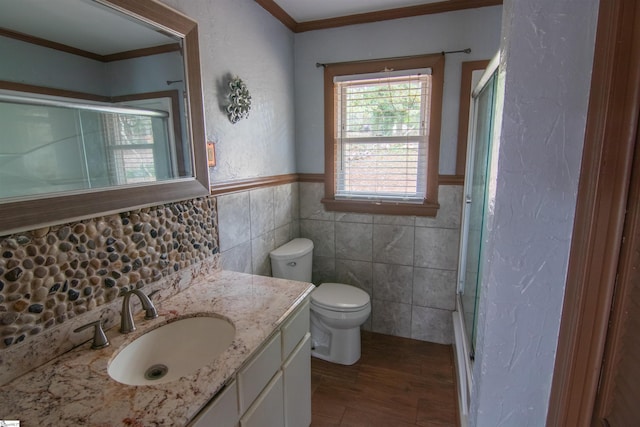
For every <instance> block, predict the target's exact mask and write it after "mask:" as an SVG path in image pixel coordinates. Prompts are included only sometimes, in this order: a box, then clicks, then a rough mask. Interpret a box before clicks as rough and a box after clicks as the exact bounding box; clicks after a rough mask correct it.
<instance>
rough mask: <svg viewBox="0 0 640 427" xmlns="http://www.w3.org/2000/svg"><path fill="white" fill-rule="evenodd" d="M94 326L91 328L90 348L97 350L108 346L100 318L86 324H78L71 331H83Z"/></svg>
mask: <svg viewBox="0 0 640 427" xmlns="http://www.w3.org/2000/svg"><path fill="white" fill-rule="evenodd" d="M92 326H93V327H94V330H93V343H91V348H92V349H94V350H98V349H101V348H105V347H108V346H109V340H108V339H107V336H106V335H105V334H104V331H103V330H102V326H103V323H102V320H100V319H98V320H96V321H94V322H91V323H87V324H86V325H83V326H80V327H79V328H77V329H74V331H73V332H80V331H84V330H85V329H88V328H90V327H92Z"/></svg>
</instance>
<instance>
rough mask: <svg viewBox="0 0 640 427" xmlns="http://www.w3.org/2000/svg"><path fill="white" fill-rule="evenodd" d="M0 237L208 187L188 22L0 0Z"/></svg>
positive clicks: (51, 2) (145, 10)
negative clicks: (1, 61) (0, 61)
mask: <svg viewBox="0 0 640 427" xmlns="http://www.w3.org/2000/svg"><path fill="white" fill-rule="evenodd" d="M0 10H1V11H2V13H0V53H2V57H3V58H4V59H3V66H2V67H0V128H2V129H3V132H2V133H0V218H2V220H1V221H0V236H2V235H7V234H11V233H14V232H18V231H23V230H28V229H34V228H39V227H41V226H46V225H52V224H57V223H63V222H68V221H71V220H76V219H81V218H87V217H92V216H98V215H101V214H107V213H113V212H118V211H125V210H131V209H135V208H140V207H144V206H150V205H156V204H161V203H167V202H172V201H177V200H184V199H189V198H194V197H198V196H202V195H206V194H208V193H209V183H208V167H207V157H206V156H207V154H206V143H205V136H204V118H203V107H202V87H201V85H202V83H201V79H200V60H199V47H198V33H197V24H196V22H195V21H193V20H192V19H190V18H188V17H186V16H184V15H182V14H181V13H179V12H177V11H175V10H173V9H171V8H169V7H167V6H165V5H163V4H161V3H158V2H155V1H154V0H47V1H46V2H45V1H41V0H20V1H19V2H16V1H14V0H0Z"/></svg>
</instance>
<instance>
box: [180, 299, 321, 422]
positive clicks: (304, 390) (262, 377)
mask: <svg viewBox="0 0 640 427" xmlns="http://www.w3.org/2000/svg"><path fill="white" fill-rule="evenodd" d="M310 424H311V346H310V334H309V302H308V300H307V301H305V302H303V303H301V304H300V307H299V308H298V309H297V310H296V311H295V312H294V313H293V314H292V315H291V316H290V317H289V318H288V319H287V320H285V322H284V323H283V325H282V326H281V327H280V328H279V329H278V330H277V331H276V332H275V334H274V335H272V336H271V337H270V338H269V339H268V340H267V342H266V343H265V344H264V345H263V346H262V347H261V349H260V350H259V351H258V353H257V354H256V355H255V356H253V357H252V358H251V359H250V360H249V361H247V362H246V363H245V364H244V365H243V367H242V368H240V370H239V371H238V373H237V374H236V375H235V377H234V378H233V379H232V381H230V382H229V383H228V385H227V386H226V387H225V388H224V389H223V391H222V392H221V393H219V394H218V395H217V396H216V397H215V398H214V399H212V400H211V402H209V403H208V404H207V406H205V407H204V408H203V409H202V410H201V411H200V413H199V414H198V415H197V416H196V418H195V419H194V420H193V421H192V422H191V424H190V427H218V426H220V427H238V426H239V427H308V426H309V425H310Z"/></svg>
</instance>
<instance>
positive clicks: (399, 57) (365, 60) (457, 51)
mask: <svg viewBox="0 0 640 427" xmlns="http://www.w3.org/2000/svg"><path fill="white" fill-rule="evenodd" d="M450 53H467V54H469V53H471V48H466V49H460V50H448V51H446V52H445V51H444V50H443V51H442V52H440V54H442V55H448V54H450ZM414 56H419V55H409V56H396V57H394V58H382V59H361V60H359V61H349V63H352V62H373V61H384V60H394V59H407V58H413V57H414ZM335 64H343V62H329V63H325V64H323V63H322V62H316V67H318V68H320V67H326V66H327V65H335Z"/></svg>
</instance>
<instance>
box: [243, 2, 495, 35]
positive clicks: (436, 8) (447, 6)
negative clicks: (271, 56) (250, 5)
mask: <svg viewBox="0 0 640 427" xmlns="http://www.w3.org/2000/svg"><path fill="white" fill-rule="evenodd" d="M255 1H256V3H258V4H259V5H260V6H262V7H263V8H264V9H265V10H266V11H267V12H269V13H271V14H272V15H273V16H274V17H275V18H277V19H278V20H279V21H280V22H282V23H283V24H284V25H285V26H286V27H287V28H289V29H290V30H291V31H293V32H294V33H302V32H305V31H313V30H324V29H327V28H335V27H344V26H347V25H355V24H366V23H370V22H379V21H387V20H390V19H399V18H409V17H412V16H420V15H430V14H434V13H444V12H453V11H456V10H463V9H477V8H480V7H486V6H497V5H501V4H502V0H446V1H440V2H437V3H429V4H422V5H417V6H408V7H399V8H395V9H387V10H381V11H377V12H368V13H359V14H355V15H347V16H340V17H337V18H329V19H318V20H315V21H306V22H297V21H296V20H295V19H293V18H292V17H291V15H289V14H288V13H287V12H286V11H285V10H284V9H282V8H281V7H280V6H279V5H278V4H277V3H276V2H275V1H274V0H255Z"/></svg>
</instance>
